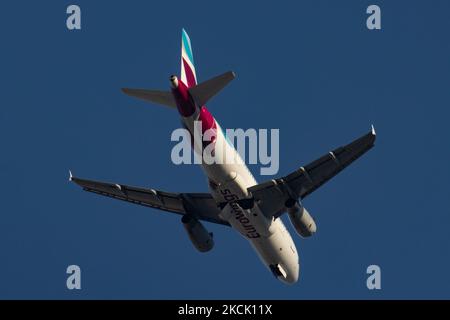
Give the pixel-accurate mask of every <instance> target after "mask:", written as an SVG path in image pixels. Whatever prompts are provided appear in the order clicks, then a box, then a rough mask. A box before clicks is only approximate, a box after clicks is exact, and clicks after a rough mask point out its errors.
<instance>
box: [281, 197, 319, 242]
mask: <svg viewBox="0 0 450 320" xmlns="http://www.w3.org/2000/svg"><path fill="white" fill-rule="evenodd" d="M286 208H287V210H288V214H289V220H291V223H292V225H293V226H294V228H295V231H297V233H298V234H299V235H300V236H301V237H303V238H307V237H310V236H312V235H313V234H314V233H315V232H316V231H317V226H316V223H315V221H314V219H313V218H312V217H311V215H310V214H309V212H308V211H307V210H306V209H305V207H303V205H302V204H301V203H299V202H298V201H296V200H292V199H291V200H288V201H286Z"/></svg>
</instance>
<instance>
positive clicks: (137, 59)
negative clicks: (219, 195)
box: [0, 0, 450, 299]
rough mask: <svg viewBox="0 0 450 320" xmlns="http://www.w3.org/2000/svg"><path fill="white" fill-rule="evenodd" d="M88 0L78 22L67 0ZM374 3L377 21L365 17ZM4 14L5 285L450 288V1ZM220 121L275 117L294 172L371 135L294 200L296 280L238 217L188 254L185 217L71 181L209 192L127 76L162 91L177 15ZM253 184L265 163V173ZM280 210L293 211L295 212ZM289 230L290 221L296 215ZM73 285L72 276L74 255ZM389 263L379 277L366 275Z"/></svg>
mask: <svg viewBox="0 0 450 320" xmlns="http://www.w3.org/2000/svg"><path fill="white" fill-rule="evenodd" d="M72 3H76V4H78V5H80V7H81V11H82V30H80V31H68V30H67V28H66V24H65V20H66V13H65V11H66V7H67V6H68V5H69V4H72ZM370 4H377V5H379V6H380V7H381V13H382V30H380V31H369V30H368V29H367V28H366V18H367V14H366V13H365V11H366V8H367V6H368V5H370ZM2 9H3V10H2V13H1V18H0V30H1V34H2V42H3V45H2V53H1V59H0V66H1V73H0V81H1V87H2V94H1V97H0V99H1V100H0V101H1V107H0V124H1V125H0V137H1V144H2V153H1V155H2V156H1V157H0V181H1V183H0V194H1V202H0V203H1V204H0V252H1V256H0V257H1V258H0V259H1V264H0V298H3V299H5V298H40V299H46V298H58V299H75V298H82V299H94V298H106V299H109V298H124V299H132V298H139V299H141V298H142V299H152V298H153V299H154V298H158V299H170V298H176V299H195V298H212V299H216V298H224V299H227V298H234V299H241V298H246V299H249V298H253V299H259V298H264V299H311V298H325V299H330V298H338V299H345V298H362V299H380V298H387V299H392V298H447V299H448V298H450V290H449V289H450V274H449V272H448V270H449V269H450V256H449V252H450V233H449V232H448V226H449V225H450V212H449V209H448V205H447V200H448V197H449V188H448V181H449V178H450V175H449V173H450V169H449V163H450V149H449V148H448V138H449V134H448V119H449V116H450V113H449V111H448V107H449V105H450V96H449V90H448V84H449V82H450V60H449V58H448V57H449V56H450V42H449V35H448V32H449V30H450V20H449V19H448V12H449V9H450V4H449V2H448V1H444V0H441V1H438V0H436V1H433V3H432V4H431V3H430V2H427V1H360V0H353V1H312V0H311V1H277V2H273V1H267V2H265V1H258V2H250V1H248V2H247V1H246V2H242V1H226V2H214V3H213V2H206V1H196V2H193V3H186V1H183V2H182V1H169V2H161V3H159V4H158V3H155V2H153V1H152V2H150V1H114V2H113V1H75V2H69V1H39V3H38V2H37V1H16V2H8V3H5V4H3V5H2ZM182 27H184V28H186V30H187V31H188V32H189V34H190V37H191V41H192V46H193V51H194V56H195V62H196V69H197V76H198V78H199V80H206V79H208V78H210V77H212V76H214V75H216V74H219V73H221V72H224V71H227V70H234V71H235V72H236V73H237V76H238V77H237V79H236V80H235V81H234V82H233V83H232V84H231V85H230V86H229V87H227V88H226V89H225V90H224V91H223V92H222V93H221V94H220V95H219V96H218V97H216V98H215V99H214V100H213V101H212V102H211V103H210V104H209V109H210V111H211V112H212V113H213V114H214V116H215V117H216V118H217V119H218V121H219V122H220V123H221V125H222V127H224V128H244V129H246V128H267V129H270V128H279V129H280V162H281V164H280V172H279V175H280V176H281V175H285V174H287V173H289V172H291V171H293V170H295V169H297V168H298V167H300V166H301V165H304V164H306V163H308V162H310V161H312V160H314V159H316V158H317V157H319V156H321V155H323V154H324V153H326V152H328V151H329V150H331V149H334V148H335V147H337V146H340V145H342V144H345V143H348V142H350V141H351V140H353V139H354V138H356V137H359V136H360V135H362V134H364V133H365V132H367V131H368V130H369V129H370V125H371V124H372V123H373V124H374V125H375V127H376V129H377V133H378V137H377V142H376V146H375V148H374V149H373V150H371V151H370V152H369V153H368V154H366V155H365V156H364V157H363V158H361V159H360V160H358V161H357V162H356V163H354V164H353V165H352V166H350V167H349V168H347V169H346V170H345V171H344V172H342V173H341V174H340V175H339V176H337V177H336V178H335V179H333V180H332V181H330V182H329V183H327V184H326V185H325V186H323V187H322V188H320V189H319V190H318V191H316V192H315V193H314V194H312V195H311V196H310V197H308V198H307V199H306V200H305V202H304V205H305V206H306V207H307V208H308V210H309V211H310V212H311V213H312V214H313V215H314V216H315V218H316V220H317V224H318V232H317V234H316V235H315V236H314V237H313V238H310V239H307V240H304V239H300V238H299V237H297V236H295V235H294V239H295V242H296V245H297V248H298V250H299V253H300V260H301V279H300V282H299V283H297V284H296V285H293V286H285V285H283V284H282V283H280V282H278V281H276V280H275V279H274V278H273V277H272V275H271V274H270V273H269V272H268V271H267V270H266V269H265V268H264V266H263V265H262V264H261V263H260V261H259V259H258V257H257V256H256V254H255V253H254V252H253V251H252V249H251V247H250V245H249V244H248V243H247V242H246V241H245V240H244V239H243V238H241V237H240V236H239V235H238V234H237V233H235V232H233V231H232V230H230V229H228V228H225V227H221V226H216V225H212V224H207V228H208V229H209V230H210V231H212V232H214V234H215V241H216V247H215V248H214V250H213V251H212V252H210V253H208V254H201V253H198V252H196V251H195V249H194V248H193V247H192V245H191V243H190V242H189V240H188V237H187V235H186V234H185V232H184V230H183V228H182V225H181V223H180V218H179V216H175V215H170V214H166V213H163V212H159V211H157V210H153V209H148V208H143V207H139V206H133V205H131V204H127V203H122V202H119V201H114V200H111V199H105V198H101V197H98V196H95V195H93V194H88V193H85V192H82V191H81V190H80V189H79V188H78V187H77V186H75V185H73V184H70V183H69V182H68V180H67V179H68V170H69V169H72V170H73V171H74V173H76V174H77V175H78V176H81V177H86V178H92V179H98V180H106V181H111V182H120V183H125V184H129V185H136V186H143V187H153V188H157V189H161V190H167V191H174V192H178V191H179V192H204V191H206V190H207V186H206V178H205V177H204V176H203V175H202V172H201V170H200V168H198V167H195V166H175V165H173V164H172V163H171V161H170V151H171V148H172V147H173V143H171V142H170V134H171V132H172V131H173V130H174V129H175V128H177V127H179V124H180V122H179V118H178V115H177V114H176V113H175V112H173V111H172V110H169V109H167V108H164V107H158V106H156V105H151V104H146V103H144V102H140V101H137V100H134V99H131V98H130V97H127V96H125V95H123V94H122V93H121V92H120V88H121V87H124V86H128V87H148V88H161V89H165V88H168V85H169V82H168V76H169V75H170V74H172V73H178V72H179V55H180V35H181V28H182ZM251 170H252V172H253V173H254V174H255V176H256V178H257V180H258V181H261V182H262V181H265V180H267V179H268V178H269V177H261V176H259V175H258V173H259V167H258V166H251ZM287 222H288V221H287ZM287 224H288V228H289V229H290V230H292V227H291V226H290V224H289V223H287ZM70 264H77V265H79V266H80V267H81V270H82V289H81V290H80V291H69V290H67V289H66V286H65V283H66V277H67V275H66V273H65V270H66V267H67V266H68V265H70ZM371 264H377V265H379V266H380V267H381V272H382V275H381V282H382V289H381V290H379V291H369V290H368V289H367V288H366V278H367V275H366V268H367V266H369V265H371Z"/></svg>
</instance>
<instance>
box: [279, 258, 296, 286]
mask: <svg viewBox="0 0 450 320" xmlns="http://www.w3.org/2000/svg"><path fill="white" fill-rule="evenodd" d="M299 274H300V266H299V264H298V263H296V264H295V265H293V266H292V267H291V268H289V269H288V272H287V274H286V277H280V280H281V281H283V282H284V283H286V284H294V283H296V282H297V281H298V278H299Z"/></svg>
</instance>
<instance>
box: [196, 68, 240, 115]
mask: <svg viewBox="0 0 450 320" xmlns="http://www.w3.org/2000/svg"><path fill="white" fill-rule="evenodd" d="M235 77H236V75H235V73H234V72H233V71H228V72H225V73H224V74H222V75H220V76H217V77H214V78H212V79H210V80H207V81H205V82H202V83H200V84H198V85H196V86H194V87H191V88H190V89H189V93H190V94H191V96H192V98H193V99H194V101H195V103H196V104H197V105H198V106H199V107H201V106H204V105H205V104H206V102H208V101H209V100H210V99H211V98H212V97H214V96H215V95H216V94H217V93H219V91H220V90H222V89H223V88H224V87H225V86H226V85H227V84H228V83H229V82H230V81H231V80H233V79H234V78H235Z"/></svg>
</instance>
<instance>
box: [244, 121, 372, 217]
mask: <svg viewBox="0 0 450 320" xmlns="http://www.w3.org/2000/svg"><path fill="white" fill-rule="evenodd" d="M375 137H376V134H375V129H374V128H373V126H372V130H371V131H370V132H369V133H367V134H366V135H364V136H362V137H360V138H359V139H356V140H355V141H353V142H351V143H349V144H347V145H345V146H342V147H339V148H337V149H335V150H333V151H331V152H329V153H327V154H326V155H324V156H322V157H320V158H319V159H317V160H315V161H313V162H311V163H310V164H308V165H306V166H304V167H300V169H298V170H296V171H294V172H292V173H291V174H289V175H287V176H285V177H283V178H281V179H275V180H270V181H267V182H264V183H261V184H258V185H256V186H253V187H250V188H249V189H248V190H249V191H250V192H251V194H252V196H253V199H254V200H255V201H256V203H258V206H259V208H260V209H261V211H262V212H264V214H265V215H267V216H275V217H278V216H280V215H281V214H283V213H284V212H285V211H286V207H285V202H286V201H287V200H289V199H294V200H296V199H298V198H300V199H303V198H305V197H306V196H307V195H309V194H310V193H312V192H313V191H315V190H316V189H317V188H319V187H320V186H321V185H323V184H324V183H325V182H327V181H328V180H330V179H331V178H333V177H334V176H335V175H337V174H338V173H339V172H341V171H342V170H343V169H344V168H345V167H347V166H348V165H349V164H351V163H352V162H353V161H355V160H356V159H358V158H359V157H360V156H362V155H363V154H364V153H366V152H367V151H368V150H369V149H371V148H372V147H373V146H374V142H375Z"/></svg>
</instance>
